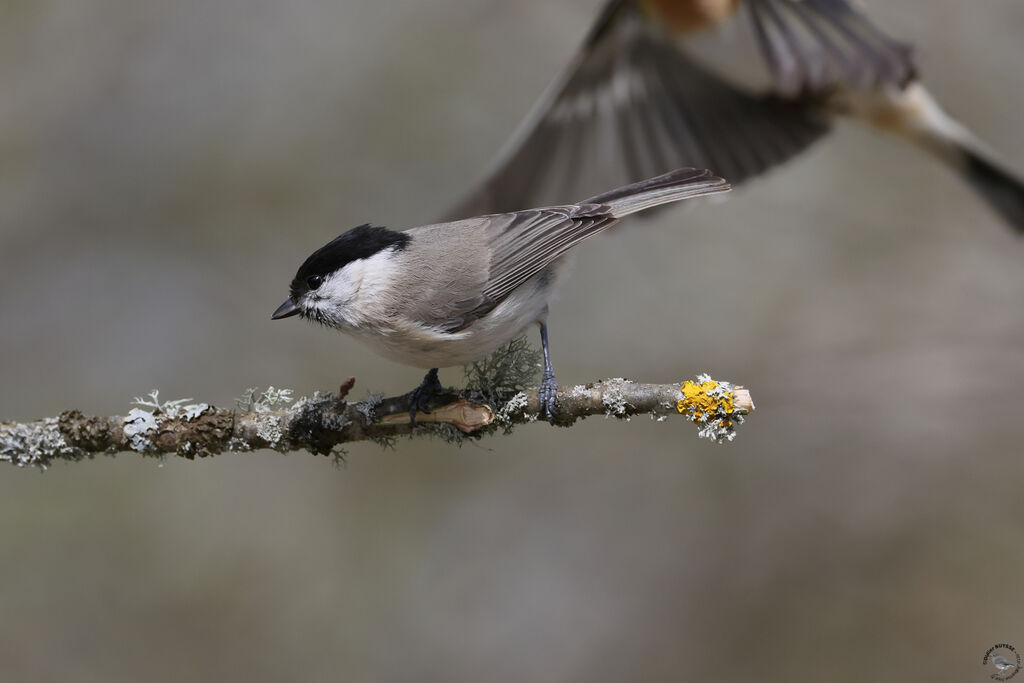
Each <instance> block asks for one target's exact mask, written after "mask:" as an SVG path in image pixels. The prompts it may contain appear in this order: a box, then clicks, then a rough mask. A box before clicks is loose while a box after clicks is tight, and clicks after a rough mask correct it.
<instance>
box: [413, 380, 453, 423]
mask: <svg viewBox="0 0 1024 683" xmlns="http://www.w3.org/2000/svg"><path fill="white" fill-rule="evenodd" d="M442 391H444V387H443V386H441V380H439V379H438V378H437V370H431V371H430V372H428V373H427V376H426V377H424V378H423V381H422V382H420V385H419V386H418V387H416V388H415V389H413V390H412V391H411V392H409V423H410V424H416V413H420V412H422V413H429V412H430V411H429V410H427V406H429V405H430V399H432V398H434V396H436V395H437V394H439V393H441V392H442Z"/></svg>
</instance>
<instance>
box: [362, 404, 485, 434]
mask: <svg viewBox="0 0 1024 683" xmlns="http://www.w3.org/2000/svg"><path fill="white" fill-rule="evenodd" d="M407 422H409V415H408V413H398V414H391V415H385V416H384V417H382V418H381V419H380V420H378V421H377V424H381V425H397V424H403V423H407ZM416 422H417V423H420V422H444V423H446V424H450V425H452V426H453V427H456V428H458V429H459V431H461V432H463V433H465V434H469V433H470V432H475V431H476V430H478V429H481V428H483V427H486V426H487V425H489V424H491V423H492V422H494V411H493V410H491V407H490V406H487V405H482V404H479V403H470V402H469V401H467V400H466V399H464V398H460V399H459V400H458V401H456V402H455V403H449V404H448V405H446V406H441V407H440V408H436V409H434V410H432V411H431V412H429V413H423V412H420V413H416Z"/></svg>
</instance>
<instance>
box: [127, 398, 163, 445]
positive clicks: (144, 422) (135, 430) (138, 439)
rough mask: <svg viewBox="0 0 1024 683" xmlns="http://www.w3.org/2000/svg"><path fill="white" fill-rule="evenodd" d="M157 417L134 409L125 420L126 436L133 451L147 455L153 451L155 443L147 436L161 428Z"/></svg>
mask: <svg viewBox="0 0 1024 683" xmlns="http://www.w3.org/2000/svg"><path fill="white" fill-rule="evenodd" d="M159 424H160V423H159V421H158V420H157V419H156V415H154V414H153V413H151V412H149V411H148V410H143V409H141V408H132V409H131V410H129V411H128V414H127V415H126V416H125V418H124V435H125V437H126V438H127V439H128V445H129V446H131V449H132V450H133V451H136V452H138V453H146V452H148V451H151V450H153V442H152V440H151V439H150V438H149V436H147V434H149V433H150V432H153V433H155V432H156V431H157V428H158V427H159Z"/></svg>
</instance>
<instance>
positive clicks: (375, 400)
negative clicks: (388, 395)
mask: <svg viewBox="0 0 1024 683" xmlns="http://www.w3.org/2000/svg"><path fill="white" fill-rule="evenodd" d="M383 400H384V394H372V393H371V394H369V395H368V396H367V397H366V398H365V399H364V400H362V401H360V402H359V403H356V404H355V405H354V406H353V407H354V408H355V409H356V412H358V413H359V414H360V415H362V416H363V417H364V418H365V419H366V422H367V423H370V422H376V421H377V406H379V405H380V404H381V401H383Z"/></svg>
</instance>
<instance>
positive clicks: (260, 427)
mask: <svg viewBox="0 0 1024 683" xmlns="http://www.w3.org/2000/svg"><path fill="white" fill-rule="evenodd" d="M256 436H258V437H260V438H261V439H263V440H264V441H266V442H267V443H269V444H270V445H271V446H275V445H277V442H279V441H280V440H281V437H282V436H284V430H283V429H282V428H281V418H280V417H278V416H277V415H271V414H267V413H261V414H260V415H257V416H256Z"/></svg>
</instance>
